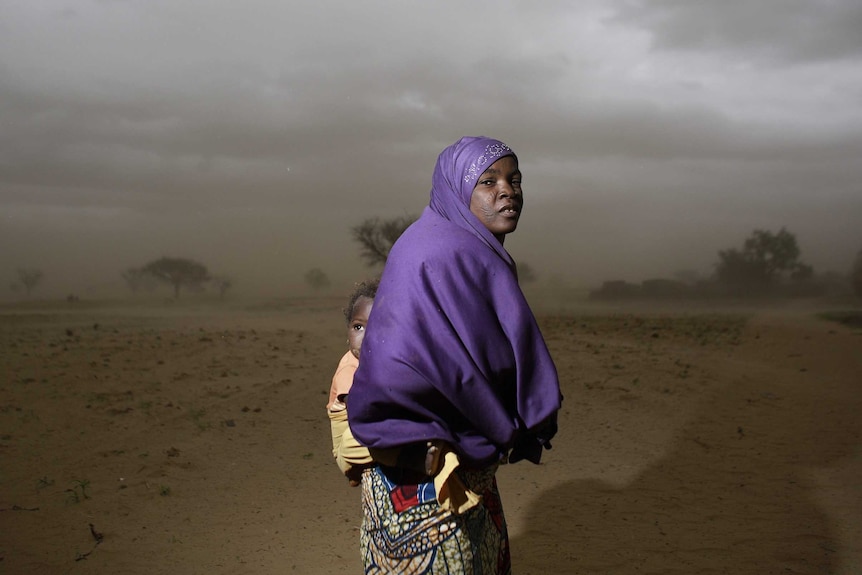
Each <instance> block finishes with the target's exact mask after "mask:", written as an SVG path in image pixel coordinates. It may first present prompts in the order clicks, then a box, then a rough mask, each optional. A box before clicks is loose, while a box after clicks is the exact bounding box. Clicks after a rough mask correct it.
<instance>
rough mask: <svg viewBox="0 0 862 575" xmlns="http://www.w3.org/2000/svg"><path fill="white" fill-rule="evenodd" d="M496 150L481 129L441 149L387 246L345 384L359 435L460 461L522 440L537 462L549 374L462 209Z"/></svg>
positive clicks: (505, 269)
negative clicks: (427, 197) (432, 444)
mask: <svg viewBox="0 0 862 575" xmlns="http://www.w3.org/2000/svg"><path fill="white" fill-rule="evenodd" d="M505 156H515V154H514V152H512V150H511V149H510V148H509V147H508V146H506V145H505V144H503V143H502V142H500V141H498V140H493V139H490V138H485V137H478V138H462V139H461V140H459V141H458V142H456V143H455V144H453V145H452V146H450V147H448V148H446V149H445V150H443V152H442V153H441V154H440V156H439V158H438V160H437V166H436V167H435V169H434V176H433V186H432V189H431V202H430V204H429V206H428V207H427V208H426V209H425V211H424V212H423V213H422V216H421V217H420V218H419V220H417V221H416V222H415V223H414V224H413V225H412V226H410V227H409V228H408V229H407V230H406V231H405V232H404V234H403V235H402V236H401V238H399V240H398V241H397V242H396V243H395V245H394V246H393V248H392V251H391V253H390V254H389V259H388V261H387V263H386V267H385V269H384V271H383V277H382V278H381V281H380V287H379V288H378V291H377V296H376V297H375V299H374V308H373V310H372V313H371V317H370V318H369V322H368V326H367V328H366V329H367V331H366V335H365V339H364V341H363V344H362V353H361V357H360V361H359V369H358V371H357V372H356V375H355V377H354V382H353V387H352V388H351V391H350V401H349V406H350V407H349V409H348V414H349V415H348V416H349V419H350V427H351V430H352V432H353V434H354V436H355V437H356V438H357V439H359V441H360V442H361V443H363V444H364V445H367V446H369V447H372V448H381V449H385V448H391V447H398V446H403V445H407V444H411V443H415V442H425V441H429V440H443V441H446V442H448V443H450V444H451V445H452V446H453V447H454V448H455V450H456V451H457V452H458V454H459V456H460V457H461V459H462V462H463V463H464V464H465V465H467V466H468V467H469V466H484V465H488V464H490V463H493V462H494V461H496V460H498V459H499V457H500V456H501V455H502V454H503V453H505V452H506V451H507V450H508V449H509V448H512V447H513V446H516V448H517V446H518V445H519V444H520V445H522V446H523V445H524V442H525V438H527V443H526V444H527V445H528V447H527V448H526V452H527V453H526V455H522V457H523V456H526V457H528V458H529V459H531V460H533V461H535V462H538V458H539V455H536V450H537V451H538V453H539V454H540V453H541V445H542V443H543V442H545V440H547V439H550V435H553V433H554V431H555V429H556V413H557V410H558V409H559V407H560V401H561V396H560V388H559V382H558V379H557V372H556V368H555V367H554V363H553V361H552V360H551V357H550V354H549V353H548V349H547V347H546V346H545V342H544V340H543V338H542V335H541V333H540V332H539V328H538V326H537V325H536V320H535V318H534V317H533V314H532V312H531V311H530V308H529V306H528V305H527V302H526V300H525V299H524V296H523V294H522V293H521V289H520V287H519V286H518V280H517V276H516V273H515V264H514V262H513V261H512V259H511V257H510V256H509V254H508V252H506V250H505V249H503V246H502V244H501V243H500V242H499V241H497V239H496V238H495V237H494V236H493V235H492V234H491V232H490V231H488V229H487V228H486V227H485V225H484V224H483V223H482V222H481V221H480V220H479V219H478V218H476V217H475V216H474V215H473V214H472V213H471V212H470V197H471V195H472V192H473V188H474V187H475V185H476V181H477V179H478V177H479V176H480V175H481V174H482V173H483V172H484V171H485V170H486V169H487V168H488V167H489V166H490V165H491V164H493V163H494V162H496V161H497V160H498V159H500V158H502V157H505ZM516 159H517V157H516ZM534 439H538V441H533V440H534ZM521 450H522V451H523V450H524V448H523V447H522V448H521Z"/></svg>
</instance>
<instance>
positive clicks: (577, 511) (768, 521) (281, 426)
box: [0, 298, 862, 575]
mask: <svg viewBox="0 0 862 575" xmlns="http://www.w3.org/2000/svg"><path fill="white" fill-rule="evenodd" d="M186 305H187V304H186ZM341 305H343V302H342V301H341V298H339V299H332V300H329V299H317V300H293V301H289V302H281V303H278V304H273V305H269V306H262V305H260V306H240V305H238V304H237V305H233V306H223V307H219V306H215V305H200V306H193V305H192V306H187V307H180V306H178V305H176V304H167V303H158V304H148V305H135V306H132V305H119V304H117V305H107V304H102V305H94V304H88V303H86V302H79V303H77V304H74V305H69V306H55V307H39V306H26V307H25V306H18V307H14V306H6V307H3V308H0V369H2V374H0V377H2V379H0V462H2V463H0V573H10V574H18V573H22V574H24V573H39V574H42V573H45V574H54V573H57V574H67V573H68V574H84V573H87V574H116V573H125V574H138V573H140V574H144V573H146V574H168V573H170V574H197V573H200V574H205V573H206V574H211V573H238V574H240V573H255V574H275V573H279V574H281V573H300V574H330V573H331V574H347V573H360V572H361V570H362V567H361V563H360V560H359V552H358V526H359V523H360V509H359V491H358V490H357V489H355V488H350V487H349V486H348V485H347V482H346V481H345V480H344V479H343V478H342V477H341V476H340V475H339V473H338V470H337V468H336V467H335V464H334V463H333V462H332V460H331V456H330V437H329V431H328V420H327V418H326V414H325V411H324V405H325V403H326V399H327V392H328V388H329V381H330V378H331V376H332V372H333V370H334V368H335V366H336V364H337V363H338V360H339V358H340V357H341V354H342V353H343V351H344V350H345V349H346V347H345V345H346V344H345V339H346V336H345V333H344V328H343V318H342V316H341V309H340V307H341ZM540 323H541V325H542V329H543V332H544V333H545V336H546V338H547V340H548V344H549V346H550V348H551V351H552V354H553V356H554V358H555V360H556V362H557V365H558V368H559V370H560V374H561V381H562V386H563V392H564V394H565V401H564V407H563V410H562V413H561V416H560V434H559V435H558V437H557V438H556V440H555V441H554V449H553V450H552V451H550V452H546V454H545V460H544V462H543V464H542V465H541V466H533V465H531V464H529V463H519V464H517V465H512V466H505V467H503V468H501V470H500V472H499V475H498V478H499V482H500V486H501V490H502V494H503V499H504V506H505V509H506V514H507V518H508V521H509V528H510V534H511V539H512V555H513V563H514V567H515V573H517V574H518V575H528V574H534V575H538V574H551V573H576V574H579V573H611V574H634V573H638V574H646V573H654V574H713V573H716V574H718V573H732V574H736V575H740V574H741V575H768V574H787V573H810V574H820V573H822V574H826V573H832V574H841V575H851V574H859V573H862V479H860V478H862V448H860V440H862V438H860V436H862V416H860V414H862V389H860V388H862V332H860V330H858V329H856V330H854V329H852V328H849V327H845V326H842V325H839V324H837V323H832V322H827V321H824V320H821V319H817V317H815V315H814V313H813V310H795V311H792V312H781V313H778V312H775V311H772V312H751V311H746V312H745V313H742V312H721V313H716V312H709V313H707V312H700V311H697V310H688V311H687V312H685V313H680V312H661V313H657V312H652V313H643V312H637V311H634V310H607V309H604V310H603V309H583V310H579V311H572V312H567V313H565V314H563V313H558V314H554V315H542V316H541V317H540Z"/></svg>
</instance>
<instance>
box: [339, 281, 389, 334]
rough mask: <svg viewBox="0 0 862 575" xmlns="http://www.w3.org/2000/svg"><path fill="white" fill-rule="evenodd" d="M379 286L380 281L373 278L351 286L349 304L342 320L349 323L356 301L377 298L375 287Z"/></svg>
mask: <svg viewBox="0 0 862 575" xmlns="http://www.w3.org/2000/svg"><path fill="white" fill-rule="evenodd" d="M379 285H380V279H379V278H374V279H370V280H365V281H362V282H359V283H357V284H356V285H354V286H353V293H352V294H350V302H349V303H348V304H347V307H346V308H344V319H345V320H347V323H350V319H351V318H352V317H353V308H354V307H355V306H356V301H357V300H358V299H359V298H361V297H367V298H368V299H374V298H375V297H376V296H377V286H379Z"/></svg>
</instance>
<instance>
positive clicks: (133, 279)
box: [120, 268, 156, 293]
mask: <svg viewBox="0 0 862 575" xmlns="http://www.w3.org/2000/svg"><path fill="white" fill-rule="evenodd" d="M120 275H121V276H122V277H123V281H125V282H126V285H127V286H128V287H129V289H130V290H132V293H138V291H139V290H145V291H153V290H154V289H155V287H156V281H155V280H156V278H155V277H154V276H153V275H152V274H150V273H147V272H146V271H144V269H143V268H129V269H127V270H125V271H124V272H122V273H121V274H120Z"/></svg>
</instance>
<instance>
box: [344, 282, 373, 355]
mask: <svg viewBox="0 0 862 575" xmlns="http://www.w3.org/2000/svg"><path fill="white" fill-rule="evenodd" d="M373 305H374V300H373V299H371V298H369V297H365V296H362V297H360V298H359V299H358V300H356V304H355V305H354V306H353V313H352V314H351V315H350V323H348V324H347V342H348V344H349V345H350V352H351V353H352V354H353V356H354V357H355V358H357V359H359V350H360V349H362V340H363V339H365V326H366V325H368V316H369V315H371V306H373Z"/></svg>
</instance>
